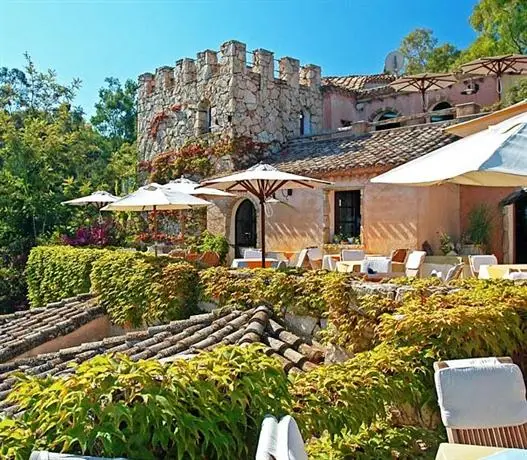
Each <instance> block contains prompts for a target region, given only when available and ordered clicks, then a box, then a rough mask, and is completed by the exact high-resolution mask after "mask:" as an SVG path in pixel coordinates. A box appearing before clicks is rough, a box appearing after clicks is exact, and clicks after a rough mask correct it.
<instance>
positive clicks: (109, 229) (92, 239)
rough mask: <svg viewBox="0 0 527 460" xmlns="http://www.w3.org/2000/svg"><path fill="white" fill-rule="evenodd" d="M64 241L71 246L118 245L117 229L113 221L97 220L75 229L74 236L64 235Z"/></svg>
mask: <svg viewBox="0 0 527 460" xmlns="http://www.w3.org/2000/svg"><path fill="white" fill-rule="evenodd" d="M61 239H62V242H63V243H64V244H68V245H70V246H100V247H104V246H110V245H116V244H117V243H118V240H117V229H116V228H115V224H114V223H113V222H112V221H111V220H108V221H105V222H96V223H94V224H92V225H87V226H82V227H79V228H77V229H76V230H75V232H74V234H73V236H70V235H62V237H61Z"/></svg>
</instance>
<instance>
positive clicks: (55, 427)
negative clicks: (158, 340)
mask: <svg viewBox="0 0 527 460" xmlns="http://www.w3.org/2000/svg"><path fill="white" fill-rule="evenodd" d="M21 379H22V381H21V383H20V384H18V385H17V387H16V390H15V391H13V392H12V393H11V396H10V400H11V401H12V402H14V403H16V404H17V405H18V406H19V407H20V408H21V409H23V410H24V413H23V415H22V416H21V417H20V418H17V419H5V420H3V421H0V457H1V458H2V459H6V460H7V459H15V458H16V459H17V460H18V459H20V460H22V459H24V460H25V459H27V458H29V454H30V452H31V451H32V450H37V449H39V448H40V449H49V450H53V451H57V452H69V453H77V454H81V453H82V454H86V455H97V456H105V457H120V456H124V457H127V458H136V459H144V460H148V459H167V460H168V459H204V458H207V459H211V460H212V459H243V458H254V449H255V445H256V441H257V436H258V428H259V426H260V424H261V422H262V420H263V418H264V416H265V414H268V413H273V414H277V415H280V414H281V413H282V412H281V411H282V406H283V405H287V404H288V399H289V396H288V391H287V377H286V375H285V374H284V372H283V370H282V368H281V365H280V363H279V362H278V361H277V360H275V359H274V358H270V357H267V356H266V355H265V353H263V351H261V350H260V349H259V346H257V345H251V346H249V347H244V348H242V347H234V346H225V347H220V348H217V349H215V350H214V351H212V352H209V353H203V354H201V355H199V356H198V357H196V358H195V359H192V360H177V361H175V362H174V363H171V364H161V363H159V362H158V361H154V360H150V361H139V362H133V361H131V360H130V359H129V358H127V357H125V356H116V357H111V356H99V357H96V358H94V359H92V360H90V361H88V362H86V363H84V364H81V365H80V366H79V367H78V368H77V371H76V373H75V374H73V375H71V376H70V377H68V378H67V379H62V378H37V377H21Z"/></svg>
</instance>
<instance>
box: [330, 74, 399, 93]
mask: <svg viewBox="0 0 527 460" xmlns="http://www.w3.org/2000/svg"><path fill="white" fill-rule="evenodd" d="M396 79H397V77H396V76H395V75H390V74H384V73H381V74H374V75H344V76H340V77H339V76H337V77H324V78H322V84H323V85H328V86H335V87H338V88H342V89H346V90H351V91H361V90H364V89H368V88H372V87H374V86H385V85H388V84H389V83H391V82H392V81H394V80H396Z"/></svg>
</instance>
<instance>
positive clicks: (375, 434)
mask: <svg viewBox="0 0 527 460" xmlns="http://www.w3.org/2000/svg"><path fill="white" fill-rule="evenodd" d="M442 441H444V435H443V434H442V433H439V432H437V431H433V430H427V429H424V428H419V427H414V426H402V427H397V426H391V425H390V424H389V423H386V422H376V423H374V424H372V425H371V426H362V427H361V428H360V430H359V431H358V432H357V433H353V432H350V431H348V430H344V431H343V432H341V433H339V435H338V436H336V437H335V436H330V435H329V433H327V432H325V433H324V434H323V435H322V436H321V437H320V438H313V440H312V442H310V443H309V444H308V445H307V453H308V455H309V458H310V459H311V460H327V459H331V460H348V459H352V458H353V459H357V460H370V459H375V460H393V459H407V460H413V459H430V460H432V459H434V458H435V455H436V452H437V449H438V447H439V443H440V442H442Z"/></svg>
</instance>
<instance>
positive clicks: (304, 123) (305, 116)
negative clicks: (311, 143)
mask: <svg viewBox="0 0 527 460" xmlns="http://www.w3.org/2000/svg"><path fill="white" fill-rule="evenodd" d="M309 134H311V114H310V113H309V112H306V111H302V112H301V113H300V135H301V136H307V135H309Z"/></svg>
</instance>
